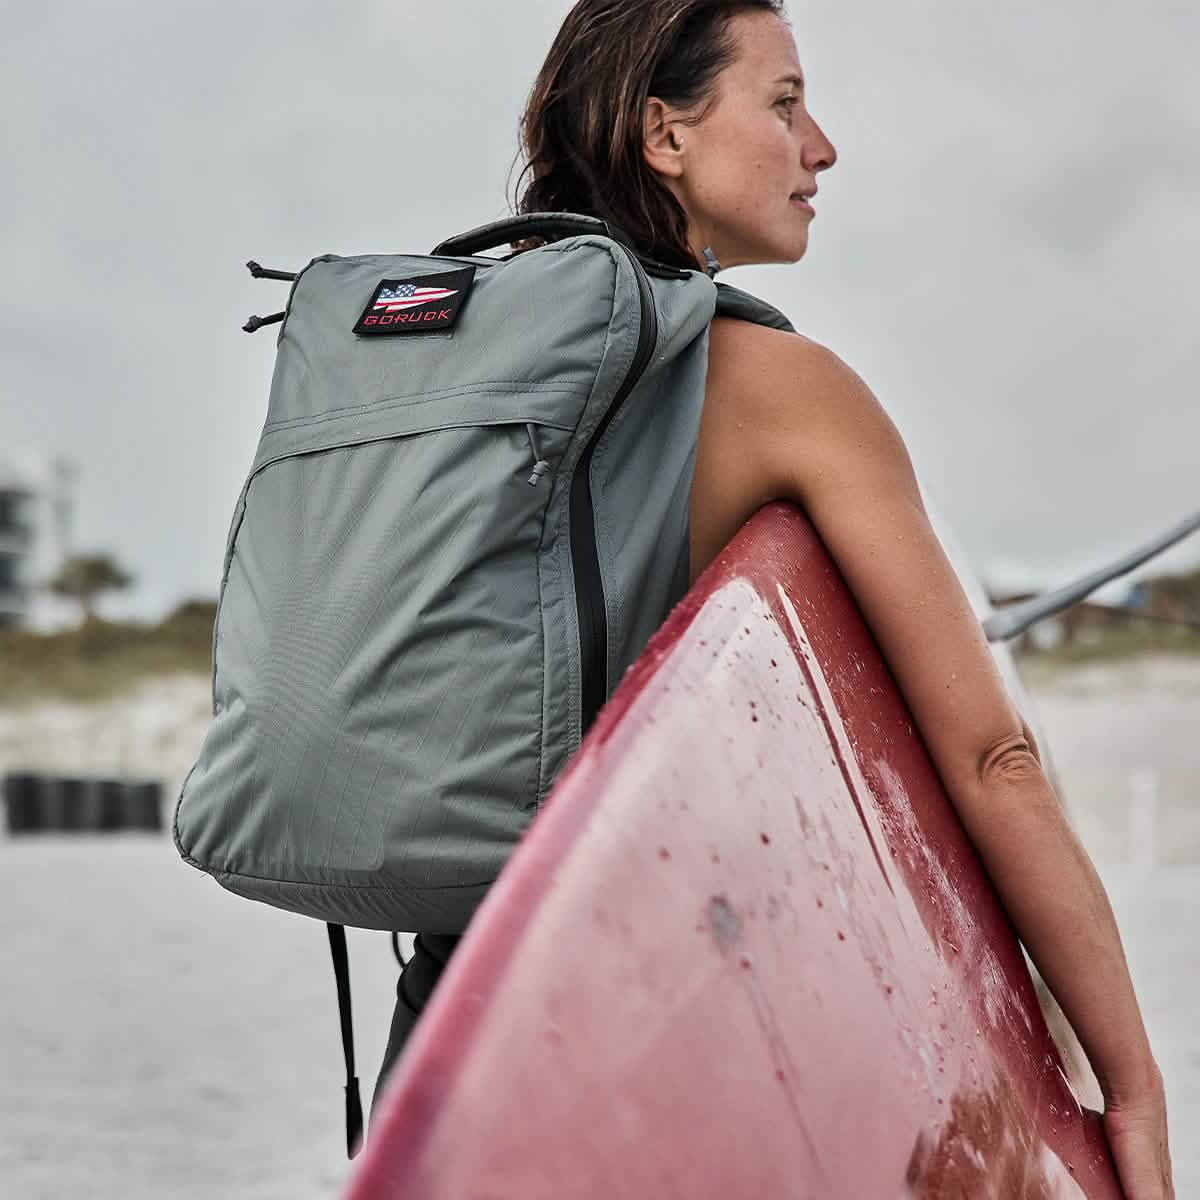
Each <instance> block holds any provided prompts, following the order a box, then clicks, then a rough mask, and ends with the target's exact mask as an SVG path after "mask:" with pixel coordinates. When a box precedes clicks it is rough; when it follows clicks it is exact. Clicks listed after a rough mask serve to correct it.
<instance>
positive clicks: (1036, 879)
mask: <svg viewBox="0 0 1200 1200" xmlns="http://www.w3.org/2000/svg"><path fill="white" fill-rule="evenodd" d="M740 336H741V337H742V339H743V341H742V344H741V351H740V352H739V355H738V357H739V360H740V363H741V364H742V372H741V376H742V384H741V387H742V388H743V389H745V392H744V394H745V395H746V396H747V398H748V400H749V398H750V397H753V400H750V401H749V402H750V403H751V404H752V409H751V411H752V412H753V418H754V419H753V424H754V427H755V434H756V436H757V438H758V439H759V442H758V447H757V449H756V458H757V461H759V462H760V463H762V464H763V466H764V470H766V471H767V473H768V476H769V483H770V485H771V488H772V493H773V494H774V495H777V496H779V497H781V498H785V499H792V500H795V501H796V502H797V503H799V504H800V505H802V506H803V507H804V509H805V511H806V512H807V513H808V515H809V517H810V519H811V520H812V522H813V524H814V526H815V527H816V529H817V531H818V533H819V534H820V536H821V539H822V541H823V542H824V543H825V545H826V547H827V548H828V550H829V552H830V554H831V555H832V556H833V558H834V560H835V562H836V563H837V565H838V567H839V569H840V570H841V572H842V575H843V577H844V578H845V580H846V583H847V584H848V586H849V587H850V589H851V591H852V592H853V594H854V596H855V599H856V600H857V602H858V604H859V607H860V609H861V610H862V612H863V615H864V617H865V618H866V620H867V623H868V624H869V626H870V627H871V630H872V632H873V633H874V635H875V637H876V639H877V640H878V642H879V644H880V646H881V647H882V649H883V652H884V655H885V656H886V658H887V660H888V663H889V665H890V667H891V669H892V672H893V674H894V675H895V677H896V679H897V682H898V683H899V686H900V689H901V691H902V692H903V694H904V697H905V699H906V700H907V702H908V706H909V708H910V710H911V711H912V714H913V716H914V718H915V720H916V722H917V725H918V727H919V728H920V730H921V733H922V735H923V737H924V740H925V743H926V745H927V746H928V748H929V752H930V754H931V756H932V758H933V760H934V764H935V765H936V767H937V769H938V772H939V774H940V775H941V778H942V781H943V783H944V784H945V786H946V790H947V792H948V793H949V796H950V798H951V800H952V802H953V804H954V806H955V809H956V811H957V812H958V814H959V817H960V819H961V821H962V823H963V826H964V828H965V829H966V832H967V835H968V836H969V838H970V839H971V842H972V843H973V844H974V846H975V848H976V850H977V852H978V853H979V856H980V858H981V859H982V860H983V864H984V866H985V868H986V870H987V872H988V875H989V876H990V878H991V880H992V882H993V884H994V886H995V888H996V890H997V892H998V893H999V894H1000V897H1001V899H1002V901H1003V904H1004V907H1005V909H1006V910H1007V912H1008V914H1009V917H1010V918H1011V920H1012V923H1013V925H1014V926H1015V928H1016V931H1017V934H1018V936H1019V937H1020V938H1021V941H1022V942H1023V943H1024V945H1025V946H1026V948H1027V949H1028V951H1029V954H1030V957H1031V958H1032V959H1033V961H1034V963H1035V964H1036V965H1037V968H1038V970H1039V971H1040V972H1041V974H1042V976H1043V978H1044V979H1045V980H1046V982H1047V983H1048V984H1049V986H1050V989H1051V991H1052V992H1053V993H1054V996H1055V997H1056V999H1057V1000H1058V1002H1059V1003H1060V1004H1061V1006H1062V1008H1063V1010H1064V1012H1065V1013H1066V1015H1067V1018H1068V1020H1069V1021H1070V1022H1071V1024H1072V1026H1073V1027H1074V1029H1075V1031H1076V1033H1077V1035H1078V1036H1079V1039H1080V1042H1081V1043H1082V1045H1083V1047H1084V1050H1085V1051H1086V1053H1087V1056H1088V1059H1089V1060H1090V1062H1091V1064H1092V1067H1093V1069H1094V1070H1095V1072H1096V1076H1097V1078H1098V1080H1099V1081H1100V1085H1101V1087H1102V1089H1103V1092H1104V1096H1105V1100H1106V1102H1107V1103H1108V1104H1109V1106H1110V1107H1111V1108H1112V1109H1113V1110H1114V1111H1116V1110H1119V1109H1121V1108H1122V1107H1123V1106H1125V1105H1126V1104H1130V1103H1132V1104H1136V1105H1139V1106H1140V1105H1143V1104H1144V1102H1145V1098H1147V1097H1151V1098H1157V1100H1158V1101H1159V1102H1161V1096H1162V1081H1161V1077H1160V1076H1159V1072H1158V1068H1157V1066H1156V1064H1155V1061H1154V1057H1153V1055H1152V1053H1151V1050H1150V1045H1149V1041H1148V1039H1147V1036H1146V1031H1145V1028H1144V1025H1143V1022H1142V1018H1141V1014H1140V1012H1139V1009H1138V1005H1137V1000H1136V998H1135V996H1134V991H1133V985H1132V982H1131V980H1130V976H1129V970H1128V966H1127V964H1126V961H1125V955H1124V952H1123V950H1122V947H1121V941H1120V937H1119V935H1118V933H1117V928H1116V923H1115V921H1114V918H1113V913H1112V909H1111V908H1110V906H1109V903H1108V899H1107V896H1106V895H1105V892H1104V888H1103V886H1102V885H1101V883H1100V880H1099V877H1098V876H1097V874H1096V872H1095V870H1094V868H1093V866H1092V864H1091V862H1090V861H1089V859H1088V856H1087V853H1086V852H1085V851H1084V849H1083V846H1082V845H1081V843H1080V841H1079V839H1078V838H1077V837H1076V835H1075V833H1074V831H1073V830H1072V828H1071V827H1070V825H1069V824H1068V823H1067V821H1066V818H1065V816H1064V813H1063V810H1062V808H1061V806H1060V804H1059V803H1058V799H1057V797H1056V796H1055V794H1054V792H1053V790H1052V788H1051V786H1050V784H1049V782H1048V781H1047V779H1046V776H1045V775H1044V773H1043V772H1042V769H1041V764H1040V762H1039V756H1038V753H1037V748H1036V746H1034V744H1033V741H1032V738H1031V736H1030V735H1029V732H1028V730H1027V728H1026V727H1025V725H1024V722H1023V721H1022V719H1021V716H1020V714H1019V713H1018V712H1017V710H1016V708H1015V707H1014V706H1013V704H1012V702H1011V700H1010V699H1009V696H1008V693H1007V690H1006V688H1005V686H1004V683H1003V680H1002V678H1001V676H1000V673H999V671H998V669H997V667H996V665H995V662H994V660H993V658H992V654H991V651H990V649H989V648H988V645H987V641H986V639H985V637H984V635H983V632H982V629H981V627H980V624H979V621H978V620H977V618H976V617H975V615H974V613H973V611H972V609H971V606H970V603H969V601H968V599H967V597H966V595H965V593H964V592H963V589H962V586H961V584H960V583H959V580H958V577H957V575H956V574H955V572H954V569H953V568H952V566H951V565H950V562H949V561H948V559H947V557H946V555H945V553H944V552H943V550H942V547H941V544H940V543H939V542H938V540H937V537H936V535H935V534H934V532H933V529H932V527H931V526H930V523H929V520H928V518H927V516H926V514H925V510H924V506H923V505H922V502H921V496H920V492H919V489H918V486H917V483H916V480H915V478H914V474H913V470H912V466H911V463H910V460H909V456H908V453H907V451H906V449H905V447H904V444H903V442H902V441H901V438H900V436H899V434H898V433H897V431H896V428H895V426H894V425H893V424H892V422H891V420H890V419H889V418H888V416H887V414H886V413H885V412H884V411H883V409H882V407H881V406H880V404H879V402H878V401H877V400H876V398H875V396H874V395H873V394H872V393H871V391H870V389H869V388H868V387H867V386H866V384H865V383H864V382H863V381H862V380H861V379H860V378H859V377H858V376H857V375H856V374H855V373H854V372H853V371H852V370H851V369H850V368H849V367H848V366H846V364H845V363H843V362H842V361H841V359H839V358H838V357H837V356H836V355H835V354H833V353H832V352H831V351H829V350H827V349H825V348H824V347H822V346H820V345H818V344H817V343H815V342H811V341H809V340H807V339H804V338H796V337H792V336H790V335H787V334H781V333H779V332H777V331H775V330H765V329H756V330H754V331H753V332H746V333H743V334H741V335H740ZM1134 1097H1137V1098H1139V1099H1137V1100H1136V1101H1135V1100H1133V1098H1134ZM1160 1107H1161V1111H1162V1120H1161V1139H1159V1133H1158V1131H1157V1130H1156V1131H1154V1132H1153V1135H1152V1136H1153V1138H1154V1139H1155V1140H1156V1141H1157V1140H1161V1160H1162V1161H1161V1163H1154V1162H1153V1161H1152V1159H1153V1157H1154V1156H1155V1155H1157V1153H1158V1150H1157V1148H1155V1149H1154V1150H1153V1152H1151V1151H1150V1150H1148V1149H1146V1148H1143V1149H1141V1150H1138V1149H1135V1150H1134V1151H1133V1152H1132V1156H1133V1159H1136V1160H1138V1163H1141V1164H1142V1165H1140V1166H1139V1165H1138V1163H1135V1162H1133V1161H1130V1162H1124V1163H1119V1165H1120V1166H1121V1169H1122V1173H1123V1175H1124V1174H1125V1173H1126V1172H1128V1171H1136V1172H1137V1173H1138V1174H1139V1175H1141V1174H1142V1172H1145V1171H1147V1170H1149V1173H1150V1175H1151V1176H1154V1175H1157V1174H1158V1173H1159V1170H1161V1171H1165V1172H1166V1176H1165V1177H1166V1178H1167V1180H1168V1181H1169V1164H1168V1162H1167V1158H1166V1123H1165V1105H1161V1103H1160ZM1112 1133H1113V1131H1112V1129H1111V1128H1110V1139H1111V1137H1112ZM1116 1149H1117V1146H1116V1144H1115V1143H1114V1150H1116ZM1125 1184H1126V1189H1127V1191H1128V1192H1129V1194H1130V1196H1135V1195H1136V1196H1138V1197H1141V1196H1143V1195H1145V1196H1160V1195H1169V1194H1170V1192H1169V1190H1167V1191H1164V1190H1162V1188H1161V1187H1160V1186H1155V1185H1153V1184H1151V1185H1150V1186H1149V1187H1146V1186H1144V1185H1142V1186H1138V1187H1137V1188H1136V1190H1135V1187H1134V1186H1131V1184H1132V1178H1129V1179H1125ZM1166 1186H1167V1188H1168V1189H1169V1182H1168V1183H1167V1185H1166Z"/></svg>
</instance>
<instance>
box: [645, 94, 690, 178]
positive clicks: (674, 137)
mask: <svg viewBox="0 0 1200 1200" xmlns="http://www.w3.org/2000/svg"><path fill="white" fill-rule="evenodd" d="M644 128H645V133H644V135H643V142H642V153H643V155H644V156H645V159H646V162H647V164H648V165H649V166H650V167H651V168H652V169H653V170H655V171H657V172H658V173H659V174H660V175H666V176H667V177H668V178H670V179H678V178H679V176H680V175H682V174H683V137H682V134H681V133H680V123H679V121H678V120H677V119H676V117H675V114H674V110H672V109H671V108H670V107H668V106H667V105H666V104H664V103H663V102H662V101H661V100H659V99H658V98H657V97H655V96H651V97H650V99H649V100H647V101H646V120H645V126H644Z"/></svg>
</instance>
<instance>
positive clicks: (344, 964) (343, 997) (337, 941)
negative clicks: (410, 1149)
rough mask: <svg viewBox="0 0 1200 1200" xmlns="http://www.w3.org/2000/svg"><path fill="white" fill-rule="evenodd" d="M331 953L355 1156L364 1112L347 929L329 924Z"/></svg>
mask: <svg viewBox="0 0 1200 1200" xmlns="http://www.w3.org/2000/svg"><path fill="white" fill-rule="evenodd" d="M325 928H326V929H328V930H329V952H330V954H332V955H333V977H334V980H335V981H336V982H337V999H338V1014H339V1016H340V1017H341V1021H342V1053H343V1054H344V1055H345V1058H346V1157H347V1158H353V1157H354V1156H355V1155H356V1154H357V1153H358V1151H359V1148H360V1147H361V1146H362V1133H363V1112H362V1100H361V1098H360V1097H359V1093H358V1076H357V1075H356V1074H355V1073H354V1020H353V1017H352V1015H351V1009H350V959H349V956H348V955H347V953H346V930H345V929H344V928H343V927H342V926H341V925H326V926H325Z"/></svg>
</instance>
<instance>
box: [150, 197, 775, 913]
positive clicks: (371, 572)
mask: <svg viewBox="0 0 1200 1200" xmlns="http://www.w3.org/2000/svg"><path fill="white" fill-rule="evenodd" d="M534 236H543V237H557V238H558V239H559V240H557V241H553V242H551V243H549V244H547V245H543V246H540V247H538V248H536V249H530V250H526V251H524V252H522V253H519V254H516V255H513V256H511V257H509V258H506V259H496V258H486V257H476V255H478V254H479V252H481V251H483V250H486V249H489V248H492V247H496V246H501V245H504V244H506V243H510V242H514V241H517V240H519V239H522V238H527V237H534ZM255 266H256V265H255V264H251V267H252V270H253V269H254V268H255ZM256 273H257V274H265V275H269V276H274V277H276V278H286V279H291V278H293V277H292V276H290V275H286V274H284V273H282V272H264V271H262V269H261V268H259V269H258V270H257V271H256ZM714 312H721V313H723V314H729V315H734V316H739V317H742V318H744V319H748V320H753V321H756V322H758V323H760V324H765V325H771V326H774V327H777V328H781V329H788V330H790V329H791V326H790V325H789V324H788V322H787V320H786V319H785V318H784V317H783V316H782V315H781V314H780V313H779V312H778V311H776V310H775V309H773V308H771V307H770V306H769V305H765V304H763V303H762V302H761V301H757V300H755V299H754V298H753V297H750V296H747V295H746V294H745V293H742V292H738V291H736V290H735V289H732V288H727V287H725V286H724V285H716V284H714V282H713V281H712V280H711V279H710V278H709V277H708V276H706V275H705V274H702V273H700V272H698V271H686V270H677V269H676V268H673V267H667V266H663V265H662V264H657V263H654V262H651V261H649V260H645V259H642V258H639V256H638V254H637V253H636V252H635V251H634V250H632V249H631V248H630V247H629V245H628V244H627V239H625V238H624V236H623V235H622V234H620V231H619V230H616V229H615V228H613V227H611V226H609V225H606V224H605V223H604V222H601V221H599V220H596V219H593V218H589V217H583V216H577V215H573V214H566V213H548V214H534V215H531V216H526V217H518V218H515V219H512V220H508V221H501V222H497V223H495V224H493V225H489V226H485V227H483V228H481V229H478V230H475V231H473V232H471V233H468V234H464V235H463V236H461V237H458V238H453V239H451V240H449V241H447V242H444V243H442V244H441V245H440V246H438V247H437V248H436V249H435V250H434V251H433V253H432V254H430V255H393V254H375V255H362V256H358V257H353V258H340V257H337V256H335V255H324V256H322V257H320V258H317V259H314V260H313V261H312V262H311V263H310V264H309V265H308V266H307V267H306V268H305V269H304V270H303V271H301V272H300V274H299V275H298V276H296V277H295V278H294V282H293V284H292V289H291V294H290V297H289V299H288V304H287V308H286V310H285V312H283V313H280V314H276V316H275V317H274V318H268V319H267V321H271V320H276V321H282V328H281V329H280V331H279V340H278V355H277V359H276V364H275V374H274V378H273V381H272V385H271V395H270V403H269V407H268V411H267V418H266V424H265V425H264V427H263V431H262V437H261V439H260V441H259V444H258V451H257V454H256V455H255V458H254V461H253V465H252V466H251V469H250V473H249V477H248V479H247V481H246V484H245V486H244V488H243V489H242V493H241V495H240V497H239V498H238V501H237V505H236V508H235V510H234V514H233V522H232V527H231V529H230V533H229V540H228V546H227V549H226V553H225V563H224V571H223V574H222V578H221V586H220V595H219V604H218V610H217V620H216V626H215V629H214V636H213V719H212V724H211V726H210V728H209V730H208V733H207V736H206V737H205V739H204V743H203V745H202V747H201V750H200V754H199V758H198V761H197V762H196V764H195V766H194V767H193V768H192V770H191V772H190V773H189V775H188V777H187V780H186V781H185V783H184V786H183V789H182V792H181V795H180V797H179V802H178V806H177V809H176V814H175V824H174V836H175V843H176V845H177V847H178V849H179V852H180V854H182V855H183V857H184V858H185V859H186V860H187V861H188V862H189V863H191V864H192V865H193V866H195V867H198V868H199V869H200V870H203V871H207V872H208V873H210V874H211V875H213V876H214V877H215V878H216V879H217V880H218V881H219V882H220V883H221V884H223V885H224V886H225V887H226V888H228V889H229V890H230V891H233V892H236V893H238V894H239V895H242V896H247V897H249V898H251V899H255V900H260V901H264V902H266V903H268V904H272V905H276V906H277V907H279V908H283V909H288V910H291V911H293V912H298V913H303V914H306V915H308V916H311V917H315V918H318V919H320V920H322V921H326V922H330V923H336V924H342V925H353V926H361V927H366V928H373V929H385V930H406V931H425V930H427V931H429V932H431V933H432V932H441V933H457V932H461V931H462V930H463V929H465V927H466V924H467V922H468V921H469V920H470V917H471V915H472V913H473V912H474V910H475V908H476V907H477V906H478V904H479V902H480V901H481V899H482V898H483V896H484V894H485V893H486V892H487V890H488V887H489V885H490V884H491V883H492V882H493V881H494V880H495V878H496V876H497V875H498V873H499V872H500V869H501V867H502V866H503V865H504V863H505V860H506V859H507V858H508V856H509V855H510V853H511V852H512V850H513V848H514V846H515V845H516V844H517V842H518V841H519V840H520V838H521V836H522V834H523V833H524V831H525V830H526V828H527V827H528V826H529V824H530V822H531V820H532V819H533V817H534V815H535V814H536V813H537V811H538V808H539V806H540V805H541V804H542V802H543V800H544V799H545V798H546V795H547V793H548V792H549V791H550V789H551V787H552V786H553V784H554V781H555V779H556V778H557V777H558V775H559V774H560V772H561V771H562V770H563V767H564V766H565V765H566V763H567V761H568V760H569V759H570V757H571V755H572V754H573V752H574V751H575V750H576V749H577V747H578V746H579V743H580V739H581V738H582V736H583V734H584V733H585V732H586V731H587V729H588V728H589V726H590V725H591V722H592V721H593V720H594V719H595V717H596V714H597V712H598V711H599V709H600V707H601V706H602V705H603V704H604V702H605V701H606V699H607V698H608V697H609V696H610V695H611V693H612V691H613V690H614V688H615V687H616V685H617V683H618V682H619V681H620V679H621V676H622V675H623V673H624V672H625V671H626V669H627V668H628V667H629V666H630V665H631V664H632V663H633V662H634V660H635V659H636V658H637V656H638V654H639V653H640V652H641V650H642V648H643V647H644V646H645V644H646V642H647V641H648V640H649V638H650V636H651V634H653V633H654V631H655V630H656V629H657V628H658V627H659V625H660V624H661V623H662V622H663V621H664V620H665V618H666V616H667V615H668V613H669V612H670V610H671V608H672V606H673V605H674V604H675V602H676V601H678V600H679V599H680V598H681V597H682V596H683V594H684V592H685V591H686V590H687V583H688V497H689V492H690V489H691V482H692V473H693V467H694V463H695V455H696V444H697V438H698V431H699V425H700V414H701V409H702V406H703V401H704V388H705V375H706V370H707V351H708V327H709V322H710V321H711V319H712V317H713V315H714ZM263 323H266V322H264V321H263V320H261V319H258V318H252V319H251V323H250V324H249V325H248V326H247V328H249V329H252V328H254V327H256V325H259V324H263Z"/></svg>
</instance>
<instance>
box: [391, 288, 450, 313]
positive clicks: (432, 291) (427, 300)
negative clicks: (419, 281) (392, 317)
mask: <svg viewBox="0 0 1200 1200" xmlns="http://www.w3.org/2000/svg"><path fill="white" fill-rule="evenodd" d="M457 295H458V290H457V289H455V290H453V291H452V290H451V289H450V288H436V287H417V285H416V284H415V283H400V284H397V285H396V286H395V287H385V288H383V289H381V291H380V293H379V295H378V296H376V297H375V305H374V307H375V311H376V312H399V311H400V310H401V309H402V308H416V307H417V305H418V304H432V303H434V301H436V300H449V299H450V297H451V296H457Z"/></svg>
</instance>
